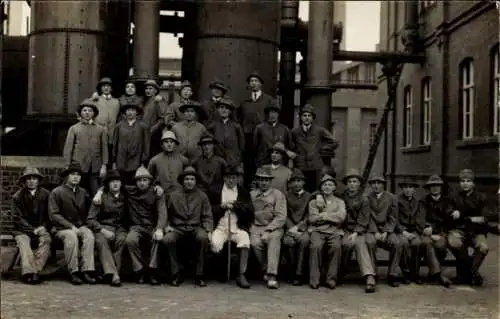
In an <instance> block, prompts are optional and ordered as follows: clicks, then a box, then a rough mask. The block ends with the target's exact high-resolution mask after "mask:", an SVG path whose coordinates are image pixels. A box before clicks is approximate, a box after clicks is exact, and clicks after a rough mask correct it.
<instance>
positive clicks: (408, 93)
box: [403, 85, 414, 147]
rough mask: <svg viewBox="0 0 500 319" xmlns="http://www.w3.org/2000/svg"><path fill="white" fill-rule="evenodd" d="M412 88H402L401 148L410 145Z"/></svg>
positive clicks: (408, 86) (409, 86)
mask: <svg viewBox="0 0 500 319" xmlns="http://www.w3.org/2000/svg"><path fill="white" fill-rule="evenodd" d="M413 97H414V96H413V88H412V87H411V85H407V86H405V88H404V99H403V101H404V109H403V110H404V111H403V147H411V145H412V137H413V136H412V127H413V125H412V124H413V123H412V119H413Z"/></svg>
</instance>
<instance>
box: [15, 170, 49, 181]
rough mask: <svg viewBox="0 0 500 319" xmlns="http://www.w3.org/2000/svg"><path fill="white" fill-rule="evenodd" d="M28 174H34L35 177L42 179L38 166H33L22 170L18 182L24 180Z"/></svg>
mask: <svg viewBox="0 0 500 319" xmlns="http://www.w3.org/2000/svg"><path fill="white" fill-rule="evenodd" d="M30 176H35V177H37V178H38V179H39V180H42V179H43V175H42V174H41V173H40V171H39V170H38V168H35V167H29V166H28V167H26V168H25V169H24V171H23V174H22V175H21V177H19V182H21V183H22V182H24V181H25V180H26V179H27V178H28V177H30Z"/></svg>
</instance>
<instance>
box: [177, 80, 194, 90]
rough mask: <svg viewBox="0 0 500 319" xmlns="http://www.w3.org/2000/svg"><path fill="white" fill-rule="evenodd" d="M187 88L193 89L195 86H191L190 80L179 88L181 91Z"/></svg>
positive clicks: (185, 81) (183, 82)
mask: <svg viewBox="0 0 500 319" xmlns="http://www.w3.org/2000/svg"><path fill="white" fill-rule="evenodd" d="M187 87H190V88H192V87H193V85H192V84H191V82H189V81H188V80H184V81H182V83H181V87H180V88H179V91H182V89H183V88H187Z"/></svg>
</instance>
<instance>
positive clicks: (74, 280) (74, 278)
mask: <svg viewBox="0 0 500 319" xmlns="http://www.w3.org/2000/svg"><path fill="white" fill-rule="evenodd" d="M69 282H71V284H72V285H75V286H79V285H81V284H83V281H82V280H81V279H80V277H78V274H77V273H76V272H74V273H72V274H71V277H70V279H69Z"/></svg>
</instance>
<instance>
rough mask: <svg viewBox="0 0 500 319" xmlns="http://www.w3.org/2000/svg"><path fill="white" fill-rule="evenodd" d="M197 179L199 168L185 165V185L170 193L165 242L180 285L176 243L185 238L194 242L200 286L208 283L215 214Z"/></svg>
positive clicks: (181, 180) (175, 281)
mask: <svg viewBox="0 0 500 319" xmlns="http://www.w3.org/2000/svg"><path fill="white" fill-rule="evenodd" d="M198 180H199V177H198V174H197V173H196V170H195V169H194V168H193V167H192V166H188V167H186V168H185V169H184V172H182V174H180V175H179V177H178V182H179V184H181V185H182V188H181V189H176V190H174V191H172V192H171V193H170V195H169V196H168V204H167V209H168V219H167V227H166V234H165V237H164V238H163V239H162V243H163V244H165V245H166V246H167V248H168V256H169V260H170V267H172V268H171V271H172V285H173V286H179V285H180V284H181V281H182V280H181V276H180V267H179V259H178V256H177V244H178V241H179V240H182V239H184V238H188V239H189V240H190V241H192V242H194V244H195V250H194V251H192V254H193V255H192V256H191V257H192V258H194V259H195V260H196V274H195V275H196V277H195V284H196V285H197V286H200V287H205V286H206V285H207V284H206V283H205V281H204V278H203V277H204V272H205V254H206V252H207V248H208V246H209V238H210V237H211V233H212V229H213V216H212V207H211V206H210V202H209V200H208V197H207V195H206V194H205V193H204V192H202V191H201V190H199V189H198V187H196V182H197V181H198Z"/></svg>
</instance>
